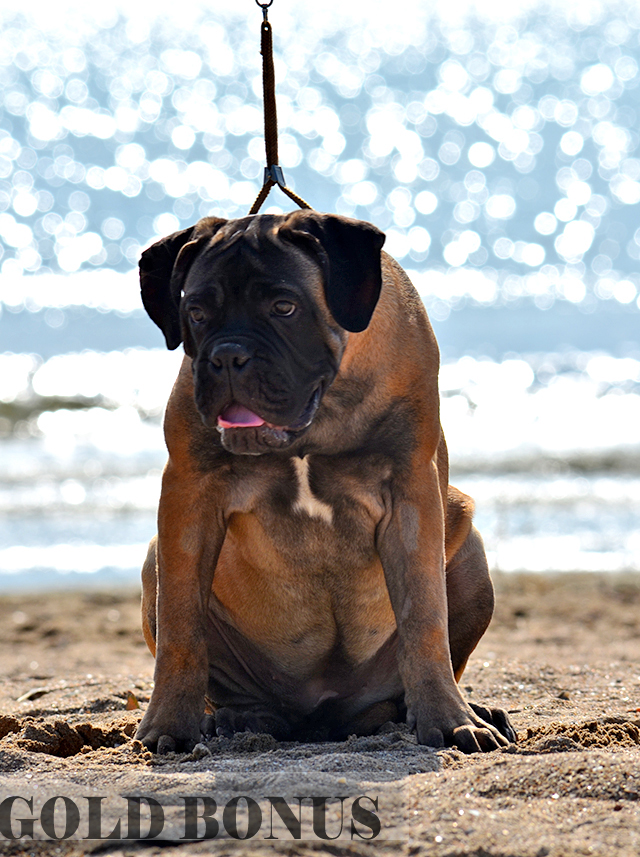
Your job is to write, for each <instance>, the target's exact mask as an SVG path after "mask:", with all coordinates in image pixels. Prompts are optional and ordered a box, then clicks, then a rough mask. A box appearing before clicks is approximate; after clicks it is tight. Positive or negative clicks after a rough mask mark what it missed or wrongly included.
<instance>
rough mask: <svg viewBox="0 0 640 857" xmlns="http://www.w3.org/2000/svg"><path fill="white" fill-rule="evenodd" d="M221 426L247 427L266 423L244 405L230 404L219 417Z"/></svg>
mask: <svg viewBox="0 0 640 857" xmlns="http://www.w3.org/2000/svg"><path fill="white" fill-rule="evenodd" d="M218 425H219V426H220V427H221V428H247V427H250V426H261V425H264V420H263V419H262V417H259V416H258V415H257V414H254V413H253V411H250V410H249V408H245V407H243V406H242V405H236V404H233V405H229V407H228V408H226V409H225V410H224V411H223V412H222V413H221V414H220V416H219V417H218Z"/></svg>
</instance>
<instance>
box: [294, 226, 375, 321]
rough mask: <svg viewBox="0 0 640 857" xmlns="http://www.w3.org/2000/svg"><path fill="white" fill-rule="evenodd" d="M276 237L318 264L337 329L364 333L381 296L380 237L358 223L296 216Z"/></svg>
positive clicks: (369, 227)
mask: <svg viewBox="0 0 640 857" xmlns="http://www.w3.org/2000/svg"><path fill="white" fill-rule="evenodd" d="M280 235H281V236H282V237H283V238H285V240H290V241H293V242H295V243H298V244H299V245H302V246H305V245H306V249H308V250H311V252H312V253H313V255H315V256H316V257H317V258H318V261H319V262H320V265H321V266H322V269H323V273H324V290H325V298H326V301H327V305H328V307H329V309H330V311H331V315H332V316H333V317H334V319H335V320H336V321H337V322H338V324H339V325H340V326H341V327H343V328H344V329H345V330H350V331H352V332H354V333H359V332H360V331H362V330H364V329H365V328H366V327H367V325H368V324H369V321H370V320H371V316H372V315H373V311H374V309H375V308H376V304H377V302H378V298H379V296H380V288H381V286H382V271H381V260H380V251H381V249H382V245H383V244H384V239H385V236H384V234H383V233H382V232H380V230H379V229H376V227H375V226H373V225H372V224H371V223H365V222H364V221H362V220H352V219H351V218H349V217H341V216H340V215H337V214H319V213H317V212H315V211H295V212H293V213H292V214H291V215H289V217H287V220H286V221H285V224H284V225H283V227H282V228H281V230H280Z"/></svg>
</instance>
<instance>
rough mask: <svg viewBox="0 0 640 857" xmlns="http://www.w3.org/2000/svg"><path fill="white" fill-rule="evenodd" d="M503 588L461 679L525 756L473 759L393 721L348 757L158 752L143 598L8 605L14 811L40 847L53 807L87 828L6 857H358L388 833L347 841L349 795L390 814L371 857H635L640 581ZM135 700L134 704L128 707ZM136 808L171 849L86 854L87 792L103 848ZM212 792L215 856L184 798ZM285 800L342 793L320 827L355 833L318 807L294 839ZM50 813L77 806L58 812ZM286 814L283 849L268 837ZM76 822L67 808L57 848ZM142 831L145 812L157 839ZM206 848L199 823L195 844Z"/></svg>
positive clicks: (5, 658) (580, 577) (0, 746)
mask: <svg viewBox="0 0 640 857" xmlns="http://www.w3.org/2000/svg"><path fill="white" fill-rule="evenodd" d="M495 584H496V591H497V609H496V615H495V618H494V621H493V623H492V625H491V628H490V629H489V631H488V633H487V634H486V636H485V637H484V639H483V640H482V642H481V644H480V645H479V647H478V649H477V650H476V652H475V653H474V655H473V657H472V659H471V661H470V663H469V665H468V667H467V670H466V672H465V674H464V676H463V678H462V682H461V683H462V686H463V687H464V689H465V691H466V693H467V694H468V696H469V699H470V700H472V701H477V702H482V703H491V704H493V705H499V706H502V707H505V708H507V709H508V710H509V711H510V712H511V718H512V721H513V723H514V725H515V727H516V729H517V731H518V737H519V742H518V744H517V745H516V746H513V747H510V748H508V749H505V750H504V751H497V752H494V753H491V754H487V755H477V756H471V757H465V756H463V755H462V754H461V753H459V752H458V751H454V750H443V751H438V752H436V751H433V750H431V749H428V748H421V747H418V746H417V745H416V744H415V740H414V738H413V736H412V735H410V734H409V733H408V732H407V731H406V730H405V729H403V728H399V727H397V726H395V727H394V726H392V725H389V726H388V727H387V729H386V731H385V732H384V733H383V734H381V735H378V736H375V737H373V738H360V739H350V740H349V741H346V742H343V743H340V744H335V743H334V744H296V743H281V744H279V743H278V742H276V741H275V740H274V739H271V738H269V737H267V736H249V735H241V736H236V738H235V739H234V740H233V741H230V740H225V739H218V740H215V741H212V742H210V743H209V744H208V745H206V746H204V745H203V746H201V747H199V748H197V751H196V752H195V753H194V754H189V755H175V754H170V755H169V756H167V757H157V756H154V755H152V754H150V753H148V752H147V751H146V750H145V749H144V748H143V747H142V746H141V745H140V744H139V743H137V742H135V741H134V740H133V739H132V735H133V733H134V731H135V727H136V724H137V722H138V720H139V719H140V717H141V714H142V710H143V709H144V707H145V706H146V704H147V702H148V699H149V696H150V693H151V689H152V676H153V661H152V658H151V655H150V654H149V653H148V651H147V649H146V646H145V644H144V641H143V639H142V634H141V631H140V624H139V604H138V593H137V592H133V591H130V590H129V591H117V592H115V591H114V592H99V593H96V592H84V593H82V592H73V593H56V594H52V595H50V594H46V593H42V594H31V595H29V596H24V597H17V596H6V597H4V598H0V639H1V640H2V644H3V645H2V647H1V649H0V662H1V667H2V671H1V672H2V680H1V682H0V695H1V697H2V699H1V709H0V710H1V711H2V716H1V717H0V736H2V737H1V740H0V797H1V798H5V797H6V796H9V795H20V796H22V797H25V798H31V797H33V798H34V810H33V816H34V817H36V823H35V825H34V832H35V835H36V837H39V838H40V839H41V840H46V839H47V836H46V833H45V832H44V831H43V829H42V826H41V824H40V820H41V815H40V812H41V808H42V806H43V805H45V804H46V801H47V800H48V799H49V798H50V797H52V796H55V795H62V796H66V797H67V798H68V799H69V800H70V801H72V802H73V803H74V805H76V806H77V807H78V808H79V813H80V824H79V827H78V830H77V831H76V832H75V833H74V835H73V836H72V837H71V838H69V839H67V840H64V841H60V842H56V841H41V842H34V841H32V840H31V839H30V838H28V837H27V838H23V839H22V840H20V841H16V842H13V843H3V845H4V850H5V851H6V852H7V853H23V852H25V853H30V854H39V853H56V854H63V855H64V854H67V853H69V854H74V855H75V854H80V853H87V852H90V851H96V850H99V851H105V850H106V851H108V852H109V853H115V854H121V853H124V854H129V853H133V852H137V851H138V850H140V849H141V848H144V849H145V853H148V852H149V851H151V852H155V851H156V850H158V853H159V849H160V848H161V850H162V854H163V855H165V854H171V853H173V851H174V850H175V851H176V852H178V851H179V852H180V853H181V854H187V853H214V854H234V855H248V854H258V853H263V852H264V853H273V852H274V851H275V853H283V854H287V855H297V854H300V855H302V854H311V853H322V852H325V853H331V854H334V855H343V854H344V855H349V854H364V853H370V850H371V845H370V843H368V842H366V841H364V838H361V837H368V836H371V835H372V833H373V832H374V831H373V827H371V824H373V823H374V822H373V821H372V816H371V815H369V816H366V817H365V818H366V819H367V821H368V823H369V826H367V823H360V822H359V821H358V819H356V822H357V823H354V826H355V830H356V832H355V833H353V834H352V832H351V820H352V818H353V817H355V816H354V811H353V801H354V799H355V798H356V797H357V796H359V795H367V796H368V797H369V798H373V799H377V801H378V808H377V810H375V809H374V807H373V804H371V803H370V802H368V803H367V802H366V801H362V802H361V805H362V806H365V807H367V808H368V809H369V810H370V811H371V812H372V813H373V814H374V815H375V817H376V818H378V820H379V822H380V831H379V833H378V834H377V835H376V836H375V847H376V848H377V849H378V850H380V849H382V850H384V851H388V853H394V854H395V853H398V854H407V855H422V854H425V855H431V854H433V855H451V857H453V855H456V857H462V855H475V857H487V855H492V857H493V855H504V857H507V855H509V857H512V856H513V855H518V857H529V856H530V857H546V855H552V857H556V855H557V857H561V856H562V857H565V855H574V854H575V855H593V854H602V855H627V854H628V855H634V857H637V855H638V854H639V853H640V802H639V798H640V577H639V576H632V575H628V576H624V575H623V576H611V575H604V574H603V575H600V574H588V575H587V574H566V573H565V574H562V575H557V576H541V575H540V576H536V575H505V576H499V577H497V579H495ZM131 695H132V696H131ZM132 697H133V698H134V699H135V700H136V701H137V702H138V704H139V705H140V706H141V708H140V709H133V710H127V701H128V700H131V699H132ZM129 704H132V703H131V702H130V703H129ZM124 795H129V796H131V795H137V796H140V795H142V796H155V798H156V799H157V800H158V801H159V803H160V804H161V805H162V806H163V810H164V812H163V814H164V826H163V828H162V832H161V834H159V837H158V838H159V839H163V840H164V843H163V844H162V845H160V844H159V843H155V842H151V841H148V842H146V843H136V842H132V841H102V842H99V841H95V840H94V839H90V840H89V841H85V842H82V841H79V839H78V837H84V836H87V835H88V833H89V832H90V831H89V829H88V827H87V824H88V810H87V807H88V801H87V798H88V797H89V796H94V797H96V796H101V797H103V798H104V800H103V801H102V803H101V808H102V810H103V813H102V815H103V818H102V822H103V824H102V828H101V834H102V835H104V836H106V835H107V834H108V833H109V832H110V831H111V830H112V828H113V827H114V825H115V823H116V822H117V819H118V818H120V819H121V820H122V825H121V835H122V836H127V835H128V831H127V825H126V823H125V822H126V819H127V811H128V810H129V804H128V803H127V802H126V801H125V799H124V797H123V796H124ZM204 795H206V796H209V797H213V798H214V799H215V800H216V802H217V804H218V808H217V811H216V814H215V819H216V820H217V823H218V827H219V830H218V836H217V839H216V841H215V842H211V841H209V842H203V841H197V842H182V843H180V842H178V841H177V840H178V839H179V838H180V837H182V836H184V835H185V828H184V806H185V801H184V796H204ZM238 795H244V796H251V797H253V798H254V799H255V800H256V802H257V803H258V805H259V806H260V807H261V810H260V812H261V813H262V815H261V818H262V824H261V826H260V828H259V830H258V831H257V832H256V833H255V835H254V836H252V837H251V838H249V839H247V840H245V841H244V842H243V841H240V842H236V841H233V824H231V828H230V829H231V833H230V832H229V830H228V829H227V827H228V825H225V823H224V821H223V809H224V807H225V806H226V805H227V804H228V802H229V800H231V799H232V798H233V797H234V796H238ZM274 795H275V796H282V797H284V798H285V800H286V801H287V802H288V803H289V805H290V806H292V807H294V808H296V812H297V811H298V809H297V808H298V803H297V802H296V800H295V797H296V796H298V797H299V796H304V797H307V798H311V797H312V796H327V797H331V798H335V797H337V796H342V797H344V798H345V800H344V802H343V804H342V810H341V809H340V806H341V805H340V802H339V801H338V802H335V801H334V802H329V803H328V804H327V807H328V809H327V814H326V816H325V817H324V819H323V820H322V819H321V821H322V824H323V825H324V827H323V826H322V824H320V826H319V828H318V829H319V830H320V834H324V835H326V836H332V837H333V836H335V835H336V834H338V833H339V831H340V822H341V818H342V819H344V825H343V829H342V834H341V835H340V836H339V838H338V839H336V840H335V841H332V842H329V841H324V842H323V841H322V839H321V838H319V835H318V832H317V830H316V831H314V828H313V816H312V811H311V805H310V804H311V802H310V800H308V801H306V802H305V803H304V804H303V806H304V809H303V811H302V815H301V816H300V818H301V819H302V824H301V837H302V839H301V840H300V841H296V839H294V838H293V836H294V835H296V834H297V830H296V828H295V825H294V826H293V828H292V829H291V828H287V827H285V825H284V824H283V823H282V821H280V819H279V816H278V814H277V813H275V815H274V814H273V810H272V809H271V804H270V802H269V801H268V797H269V796H271V797H273V796H274ZM244 805H245V804H244V802H241V807H243V806H244ZM56 806H57V809H58V812H62V810H63V809H64V804H63V802H62V801H61V800H58V802H57V804H56ZM94 806H95V804H94ZM145 806H146V804H145V802H144V801H142V807H143V810H144V809H145ZM199 806H200V804H199ZM0 814H1V813H0ZM30 814H31V813H30V811H27V808H26V806H25V805H24V804H21V805H20V806H16V808H14V811H13V818H14V821H13V829H14V832H18V830H17V829H18V828H19V826H20V825H19V822H18V821H17V819H19V818H20V817H25V816H30ZM272 815H273V817H274V822H273V824H274V826H273V836H274V837H276V838H274V839H269V840H268V841H265V837H266V836H268V835H269V833H270V829H271V828H270V823H271V816H272ZM356 815H357V813H356ZM241 817H243V816H242V812H240V813H239V815H238V818H239V819H241V820H240V822H239V828H238V835H240V836H243V835H244V830H245V827H246V824H245V822H244V821H242V818H241ZM65 820H66V816H65V815H64V813H62V815H61V820H58V821H57V822H56V825H57V826H56V827H55V828H54V829H55V831H57V835H58V836H61V835H63V834H64V832H65V830H64V827H65ZM276 822H277V823H276ZM243 825H244V826H243ZM148 827H149V821H148V820H147V818H146V816H145V812H144V811H143V812H142V827H141V830H142V833H143V835H144V833H145V831H146V830H147V829H148ZM292 831H293V832H292ZM203 833H204V822H200V824H199V826H198V827H197V828H196V834H197V835H198V836H202V835H203ZM352 835H353V839H352ZM170 840H173V841H170Z"/></svg>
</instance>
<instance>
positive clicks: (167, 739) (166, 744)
mask: <svg viewBox="0 0 640 857" xmlns="http://www.w3.org/2000/svg"><path fill="white" fill-rule="evenodd" d="M175 749H176V742H175V740H174V739H173V738H172V737H171V735H161V736H160V738H159V739H158V755H159V756H164V755H166V754H167V753H174V752H175Z"/></svg>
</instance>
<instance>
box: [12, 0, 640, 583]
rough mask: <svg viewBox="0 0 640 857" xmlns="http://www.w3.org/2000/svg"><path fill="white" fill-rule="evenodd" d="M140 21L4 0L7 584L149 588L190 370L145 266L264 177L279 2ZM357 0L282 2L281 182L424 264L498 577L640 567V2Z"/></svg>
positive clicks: (131, 12) (161, 10)
mask: <svg viewBox="0 0 640 857" xmlns="http://www.w3.org/2000/svg"><path fill="white" fill-rule="evenodd" d="M133 5H135V7H136V8H134V9H130V8H125V7H124V6H123V5H118V4H117V3H104V4H101V6H100V9H96V10H93V11H92V10H88V9H86V8H84V7H80V6H78V5H76V4H73V3H63V4H62V7H60V6H59V5H56V9H55V10H53V9H51V10H47V9H45V8H44V6H43V4H40V3H35V2H27V3H21V4H18V3H13V2H10V0H9V2H6V3H5V4H3V8H2V10H0V25H1V26H0V80H1V81H2V95H1V96H0V268H1V276H0V510H1V511H2V515H1V516H0V592H1V591H6V590H10V589H29V588H31V587H34V586H52V587H53V586H63V587H64V586H70V585H74V586H76V585H80V586H87V585H109V584H110V583H111V582H112V581H113V582H120V581H128V582H131V581H134V580H136V579H137V577H138V573H139V567H140V565H141V562H142V560H143V558H144V553H145V550H146V543H147V542H148V539H149V538H150V537H151V536H152V535H153V533H154V530H155V514H156V506H157V500H158V493H159V484H160V475H161V470H162V467H163V464H164V461H165V458H166V456H165V451H164V444H163V439H162V431H161V418H162V411H163V407H164V403H165V402H166V399H167V396H168V393H169V391H170V389H171V385H172V382H173V378H174V376H175V373H176V371H177V366H178V365H179V361H180V355H179V354H178V353H177V352H175V353H171V352H167V351H166V350H165V349H164V348H163V340H162V336H161V334H160V332H159V331H158V330H157V328H155V327H154V325H153V324H152V323H151V322H150V320H149V319H148V318H147V317H146V315H145V314H144V312H143V310H142V308H141V304H140V299H139V292H138V284H137V275H136V271H135V265H136V261H137V258H138V256H139V253H140V250H141V249H142V248H143V247H144V246H146V245H148V244H149V243H151V242H152V241H153V240H155V239H156V238H157V237H159V236H161V235H163V234H166V233H168V232H171V231H174V230H176V229H180V228H185V227H187V226H189V225H190V224H192V223H193V222H195V220H197V218H198V217H200V216H203V215H206V214H215V215H217V216H223V217H234V216H241V215H244V214H246V212H247V210H248V208H249V206H250V204H251V202H252V201H253V199H254V197H255V195H256V194H257V191H258V189H259V184H260V178H261V175H262V166H263V158H264V148H263V143H262V117H261V100H260V93H261V88H260V87H261V83H260V57H259V53H258V41H259V25H260V20H261V14H260V11H259V9H257V7H256V6H255V4H254V3H252V2H249V0H246V2H243V3H237V4H228V3H222V2H215V1H214V2H213V3H208V4H204V3H203V4H197V3H196V4H190V7H189V9H188V11H187V12H186V14H185V10H180V15H178V14H177V12H176V11H175V10H172V9H171V7H170V6H169V5H168V4H166V5H163V4H162V3H159V4H156V5H154V7H153V9H151V8H150V7H149V6H147V5H146V4H133ZM344 7H345V4H344V3H343V4H338V3H337V2H335V0H327V2H325V3H323V4H321V5H320V6H316V5H313V6H308V7H307V6H305V8H304V11H301V9H300V5H299V4H296V3H293V2H292V0H275V2H274V4H273V6H272V7H271V10H270V13H269V14H270V19H271V21H272V24H273V27H274V31H275V49H276V71H277V78H278V99H279V100H278V109H279V120H280V132H281V136H280V154H281V163H282V165H283V167H284V171H285V175H286V178H287V181H288V183H289V185H290V186H291V187H295V189H296V190H297V191H298V192H299V193H301V194H302V195H303V196H304V197H305V198H307V199H308V200H309V201H310V202H311V203H312V204H314V205H315V207H317V208H318V209H320V210H326V211H337V212H339V213H342V214H346V215H349V216H353V217H358V218H361V219H365V220H369V221H371V222H373V223H375V224H376V225H378V226H379V227H380V228H381V229H383V230H384V231H385V233H386V235H387V243H386V248H387V249H388V251H389V252H390V253H391V254H392V255H394V256H395V257H396V258H397V259H398V260H399V261H400V262H401V263H402V264H403V266H404V267H405V268H406V269H407V270H408V271H409V273H410V275H411V277H412V279H413V281H414V283H415V285H416V287H417V288H418V291H419V292H420V294H421V297H422V299H423V301H424V303H425V305H426V307H427V309H428V311H429V313H430V316H431V319H432V322H433V325H434V328H435V330H436V334H437V336H438V340H439V343H440V347H441V353H442V370H441V378H440V383H441V393H442V403H441V407H442V420H443V425H444V428H445V433H446V436H447V439H448V443H449V448H450V454H451V462H452V481H453V482H454V483H455V484H457V485H459V487H460V488H462V489H463V490H467V491H468V492H469V493H471V494H472V495H473V496H474V497H475V499H476V504H477V516H476V520H477V524H478V526H479V528H480V530H481V531H482V533H483V536H484V538H485V543H486V546H487V550H488V554H489V558H490V564H491V566H492V567H493V568H494V569H500V570H503V571H513V570H532V571H541V572H544V571H564V570H574V569H575V570H579V569H583V570H606V571H612V572H614V571H620V570H639V569H640V327H639V321H640V297H639V293H640V272H639V270H638V265H639V261H640V218H639V216H638V215H639V211H640V156H639V155H638V145H639V143H640V119H639V118H638V114H637V99H638V94H637V87H638V84H639V83H640V72H639V70H638V56H639V46H640V12H639V11H638V7H637V4H635V3H633V2H616V3H599V2H592V3H590V4H585V3H583V2H580V3H578V2H576V3H572V2H568V0H567V2H562V3H560V2H557V3H541V2H530V3H509V4H508V5H507V4H498V3H494V4H489V5H484V6H483V7H482V8H480V7H479V6H475V5H474V4H471V3H468V4H465V3H454V4H451V3H448V4H446V5H445V4H442V6H441V7H438V6H433V7H432V8H431V9H430V10H428V9H426V8H425V4H422V3H419V2H417V0H416V2H410V0H405V2H401V3H400V4H396V6H394V9H393V10H390V9H389V7H388V4H383V3H381V2H368V3H359V2H354V3H352V4H349V6H348V8H344ZM64 10H66V13H65V14H61V11H62V12H64ZM54 11H55V14H54ZM288 207H289V206H288V203H287V201H286V200H285V198H284V197H283V196H282V195H279V192H278V191H277V190H274V191H272V193H271V196H270V197H269V200H268V201H267V205H266V206H265V210H266V211H272V212H278V211H282V210H288Z"/></svg>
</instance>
